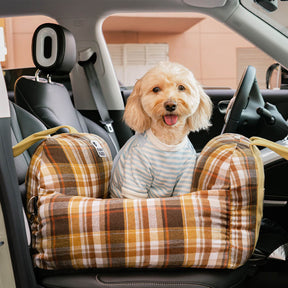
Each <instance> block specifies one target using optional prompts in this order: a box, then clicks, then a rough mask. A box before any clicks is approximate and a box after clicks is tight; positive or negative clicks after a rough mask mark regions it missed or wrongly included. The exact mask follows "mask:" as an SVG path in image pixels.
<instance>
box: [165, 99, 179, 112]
mask: <svg viewBox="0 0 288 288" xmlns="http://www.w3.org/2000/svg"><path fill="white" fill-rule="evenodd" d="M164 107H165V109H166V110H167V111H169V112H173V111H175V110H176V108H177V103H176V102H175V101H166V102H165V103H164Z"/></svg>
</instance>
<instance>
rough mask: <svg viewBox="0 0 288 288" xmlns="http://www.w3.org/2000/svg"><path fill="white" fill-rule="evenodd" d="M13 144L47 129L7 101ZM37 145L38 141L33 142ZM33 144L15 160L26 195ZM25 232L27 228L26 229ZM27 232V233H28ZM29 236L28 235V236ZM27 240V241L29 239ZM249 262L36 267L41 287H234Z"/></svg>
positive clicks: (21, 185) (239, 281) (243, 276)
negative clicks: (226, 266)
mask: <svg viewBox="0 0 288 288" xmlns="http://www.w3.org/2000/svg"><path fill="white" fill-rule="evenodd" d="M10 110H11V137H12V144H13V145H14V144H16V143H17V142H19V141H20V140H22V139H23V138H25V137H27V136H28V135H30V134H32V133H35V132H38V131H40V130H44V129H46V128H45V126H44V125H43V123H41V122H40V121H39V120H38V119H36V118H35V117H34V116H33V115H31V114H30V113H29V112H27V111H25V110H24V109H22V108H21V107H18V106H17V105H16V104H14V103H11V102H10ZM36 145H37V144H36ZM34 149H35V146H32V147H31V148H30V150H28V151H26V152H25V153H24V154H22V155H20V156H18V157H16V158H15V159H14V161H15V166H16V171H17V174H18V183H19V190H20V191H22V193H23V195H24V194H25V186H24V178H25V174H26V171H27V168H28V165H29V161H30V156H31V155H32V153H33V151H34ZM26 231H27V229H26ZM28 233H29V232H28ZM29 238H30V237H28V239H29ZM28 242H29V241H28ZM248 270H249V264H247V265H244V266H242V267H240V268H238V269H235V270H217V269H216V270H209V269H181V268H175V269H117V270H115V269H113V270H109V269H95V270H84V271H83V270H82V271H81V270H79V271H44V270H43V271H42V270H39V269H37V270H36V271H35V272H36V275H37V279H38V281H39V284H40V285H41V286H43V287H63V288H66V287H67V288H68V287H69V288H74V287H75V288H76V287H78V288H79V287H81V288H91V287H107V285H108V286H109V287H123V288H124V287H128V286H129V287H155V286H159V285H160V286H165V287H178V286H179V287H195V288H196V287H197V288H200V287H215V288H216V287H217V288H220V287H221V288H225V287H237V286H238V285H239V284H240V283H242V281H243V280H244V279H245V277H246V275H247V273H248Z"/></svg>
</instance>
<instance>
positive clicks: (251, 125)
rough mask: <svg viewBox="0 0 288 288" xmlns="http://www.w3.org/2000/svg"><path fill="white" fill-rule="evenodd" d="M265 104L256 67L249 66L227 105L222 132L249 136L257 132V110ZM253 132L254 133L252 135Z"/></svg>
mask: <svg viewBox="0 0 288 288" xmlns="http://www.w3.org/2000/svg"><path fill="white" fill-rule="evenodd" d="M264 105H265V102H264V100H263V97H262V95H261V93H260V90H259V87H258V84H257V80H256V69H255V68H254V67H253V66H248V67H247V68H246V70H245V71H244V73H243V75H242V78H241V80H240V83H239V85H238V88H237V90H236V92H235V94H234V96H233V98H232V99H231V100H230V102H229V105H228V107H227V111H226V115H225V118H224V120H225V124H224V126H223V129H222V133H240V134H243V135H245V136H247V137H250V136H252V135H253V134H255V129H256V126H257V123H258V122H259V118H260V116H259V115H258V114H257V113H256V110H257V108H258V107H264ZM251 133H252V135H250V134H251Z"/></svg>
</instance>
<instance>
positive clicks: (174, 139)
mask: <svg viewBox="0 0 288 288" xmlns="http://www.w3.org/2000/svg"><path fill="white" fill-rule="evenodd" d="M211 114H212V102H211V100H210V98H209V96H208V95H207V94H206V93H205V92H204V90H203V89H202V87H201V86H200V84H199V83H198V82H197V80H196V79H195V78H194V76H193V73H192V72H191V71H190V70H188V69H187V68H185V67H184V66H182V65H181V64H178V63H172V62H161V63H159V64H158V65H156V66H155V67H154V68H152V69H151V70H149V71H148V72H147V73H146V74H145V75H144V76H143V77H142V78H141V79H140V80H138V81H137V82H136V84H135V86H134V89H133V91H132V93H131V95H130V96H129V97H128V100H127V104H126V108H125V112H124V117H123V118H124V121H125V122H126V124H127V125H128V126H129V127H130V128H131V129H132V130H134V131H135V132H136V133H135V135H134V136H133V137H131V138H130V139H129V140H128V141H127V143H126V144H125V145H124V146H123V147H122V149H121V150H120V152H119V153H118V154H117V156H116V157H115V160H114V164H113V169H112V175H111V181H110V188H109V190H110V197H111V198H130V199H143V198H156V197H171V196H178V195H181V194H185V193H190V190H191V183H192V176H193V170H194V166H195V162H196V152H195V149H194V148H193V145H192V144H191V142H190V140H189V138H188V136H187V135H188V134H189V133H190V131H193V132H195V131H199V130H201V129H208V127H209V126H210V117H211Z"/></svg>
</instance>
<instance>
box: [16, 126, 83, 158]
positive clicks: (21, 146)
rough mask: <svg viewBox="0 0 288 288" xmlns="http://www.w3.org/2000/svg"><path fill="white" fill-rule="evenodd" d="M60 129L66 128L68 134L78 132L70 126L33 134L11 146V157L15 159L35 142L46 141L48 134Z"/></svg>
mask: <svg viewBox="0 0 288 288" xmlns="http://www.w3.org/2000/svg"><path fill="white" fill-rule="evenodd" d="M61 128H67V129H68V130H69V133H75V134H78V131H77V130H76V129H75V128H73V127H71V126H67V125H63V126H57V127H54V128H51V129H47V130H43V131H40V132H37V133H34V134H32V135H30V136H28V137H27V138H25V139H23V140H22V141H20V142H19V143H17V144H16V145H15V146H13V148H12V149H13V156H14V157H16V156H18V155H20V154H22V153H23V152H24V151H25V150H27V149H28V148H29V147H31V146H32V145H33V144H35V143H36V142H38V141H40V140H43V139H47V138H48V137H49V135H50V134H54V133H56V132H57V131H58V130H59V129H61Z"/></svg>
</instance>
